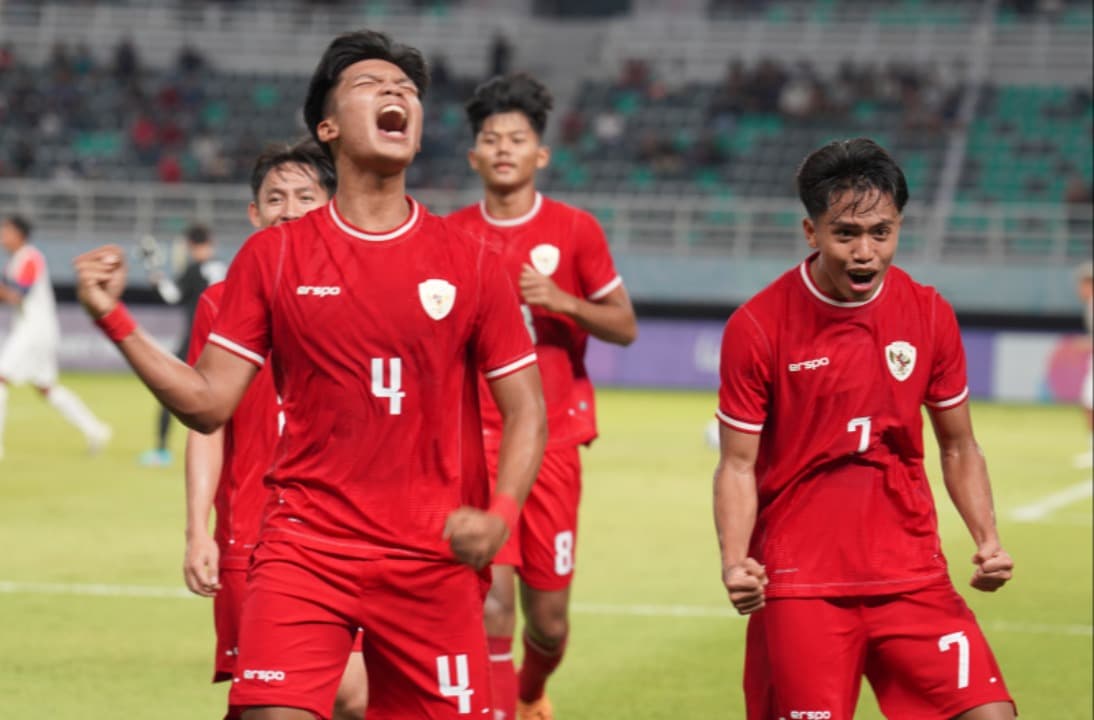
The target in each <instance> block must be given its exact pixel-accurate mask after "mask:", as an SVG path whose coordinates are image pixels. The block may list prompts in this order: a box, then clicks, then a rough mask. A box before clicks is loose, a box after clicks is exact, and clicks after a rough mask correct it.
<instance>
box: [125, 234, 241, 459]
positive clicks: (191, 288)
mask: <svg viewBox="0 0 1094 720" xmlns="http://www.w3.org/2000/svg"><path fill="white" fill-rule="evenodd" d="M215 253H216V250H215V246H214V244H213V237H212V235H211V234H210V233H209V229H208V228H206V227H205V226H204V225H192V226H190V228H189V229H187V231H186V254H187V256H188V257H189V261H188V262H187V263H186V267H185V268H183V271H182V272H181V273H180V274H179V276H178V278H177V279H176V280H172V279H171V278H169V277H167V276H165V275H164V274H163V273H162V272H160V271H158V270H156V271H153V272H152V277H151V279H152V282H154V283H155V284H156V290H157V291H158V292H159V294H160V297H162V298H163V301H164V302H166V303H167V304H168V305H180V306H181V307H182V309H183V315H184V317H185V324H184V325H183V327H184V328H185V329H184V330H183V334H182V338H181V339H180V340H179V345H178V350H176V352H175V355H176V356H177V357H178V358H179V359H180V360H182V359H185V358H186V353H187V351H188V350H189V349H190V328H192V327H193V325H194V313H196V312H197V307H198V298H199V297H201V294H202V293H203V292H205V288H207V287H209V286H210V285H212V284H213V283H216V282H220V281H221V280H223V279H224V273H225V265H224V263H223V262H221V261H220V260H217V259H216V257H215ZM170 427H171V415H170V414H169V412H168V410H167V408H165V407H160V413H159V418H158V419H157V422H156V447H154V448H152V449H151V450H146V451H145V452H143V453H141V456H140V463H141V465H149V466H162V465H170V464H171V451H170V450H168V449H167V431H168V430H169V429H170Z"/></svg>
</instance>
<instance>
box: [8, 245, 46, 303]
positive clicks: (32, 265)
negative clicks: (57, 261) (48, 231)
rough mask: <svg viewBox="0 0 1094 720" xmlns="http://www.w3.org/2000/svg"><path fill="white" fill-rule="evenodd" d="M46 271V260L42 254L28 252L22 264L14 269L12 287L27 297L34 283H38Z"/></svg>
mask: <svg viewBox="0 0 1094 720" xmlns="http://www.w3.org/2000/svg"><path fill="white" fill-rule="evenodd" d="M45 270H46V263H45V260H44V259H43V258H42V256H41V254H40V253H37V252H28V253H26V255H25V256H24V257H23V260H22V262H20V263H19V265H17V266H16V267H14V268H12V272H11V278H12V282H11V283H10V285H11V287H12V288H14V289H15V290H16V291H17V292H19V293H22V294H23V295H26V294H27V293H28V292H30V289H31V287H33V286H34V283H36V282H38V278H40V277H41V276H42V273H44V272H45Z"/></svg>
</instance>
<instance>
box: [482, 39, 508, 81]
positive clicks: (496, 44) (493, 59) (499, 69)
mask: <svg viewBox="0 0 1094 720" xmlns="http://www.w3.org/2000/svg"><path fill="white" fill-rule="evenodd" d="M512 65H513V44H512V43H510V42H509V38H507V37H506V36H505V33H503V32H502V31H501V30H496V31H495V32H494V39H493V40H491V41H490V67H489V70H490V73H489V74H488V75H487V77H497V76H499V75H508V74H509V71H510V70H511V69H512Z"/></svg>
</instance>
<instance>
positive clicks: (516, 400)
mask: <svg viewBox="0 0 1094 720" xmlns="http://www.w3.org/2000/svg"><path fill="white" fill-rule="evenodd" d="M490 392H491V395H493V397H494V401H495V402H496V403H497V405H498V409H499V410H500V411H501V416H502V423H503V424H502V436H501V449H500V452H499V455H498V481H497V485H496V487H495V489H494V496H495V498H497V497H498V496H499V495H503V496H507V497H508V498H510V499H511V500H512V502H514V503H515V504H516V507H517V508H519V507H520V506H522V505H523V504H524V500H525V498H527V497H528V492H529V491H530V490H531V489H532V483H533V482H534V481H535V479H536V475H537V474H538V473H539V465H540V462H541V461H542V460H543V449H544V447H545V446H546V443H547V413H546V409H545V408H544V403H543V389H542V386H541V385H540V379H539V369H538V368H537V367H536V366H535V365H532V366H530V367H527V368H524V369H522V370H518V371H517V372H515V373H513V374H511V375H506V376H504V377H501V378H498V379H497V380H493V381H491V383H490ZM508 537H509V528H508V527H507V525H506V523H505V520H503V518H502V517H501V516H500V515H498V514H496V513H493V512H484V511H482V510H478V509H475V508H469V507H462V508H459V509H458V510H456V511H454V512H453V513H452V514H451V515H449V516H448V520H447V522H446V523H445V538H447V539H448V541H449V545H450V546H451V548H452V552H453V553H454V554H455V555H456V557H457V558H459V560H460V561H462V562H465V563H467V564H468V565H471V566H472V567H474V568H476V569H481V568H483V567H486V565H487V564H489V562H490V561H491V560H492V559H493V557H494V555H496V554H497V552H498V550H500V549H501V546H502V545H503V544H504V543H505V540H506V539H507V538H508Z"/></svg>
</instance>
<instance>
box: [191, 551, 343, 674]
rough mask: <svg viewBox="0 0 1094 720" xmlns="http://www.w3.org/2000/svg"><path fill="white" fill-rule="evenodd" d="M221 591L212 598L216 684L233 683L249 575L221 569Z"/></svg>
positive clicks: (244, 571)
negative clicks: (240, 619) (215, 643)
mask: <svg viewBox="0 0 1094 720" xmlns="http://www.w3.org/2000/svg"><path fill="white" fill-rule="evenodd" d="M217 579H218V580H220V590H218V591H217V594H216V596H215V597H214V598H213V626H214V627H215V628H216V633H217V650H216V653H217V654H216V658H214V660H213V682H215V683H216V682H224V681H225V680H231V679H232V675H233V674H234V673H235V670H236V656H237V655H239V618H240V616H241V615H242V614H243V596H244V593H245V592H246V589H247V571H246V570H239V569H236V568H223V567H222V568H220V575H219V577H218V578H217ZM353 652H361V633H360V632H358V633H357V635H356V637H354V639H353Z"/></svg>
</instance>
